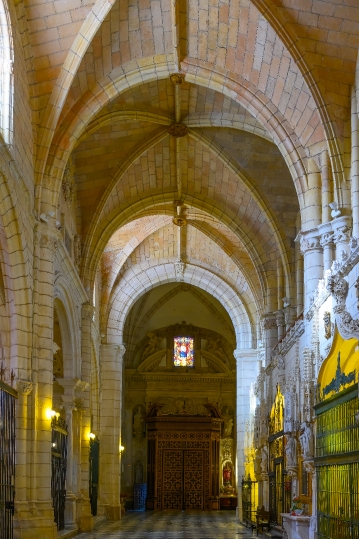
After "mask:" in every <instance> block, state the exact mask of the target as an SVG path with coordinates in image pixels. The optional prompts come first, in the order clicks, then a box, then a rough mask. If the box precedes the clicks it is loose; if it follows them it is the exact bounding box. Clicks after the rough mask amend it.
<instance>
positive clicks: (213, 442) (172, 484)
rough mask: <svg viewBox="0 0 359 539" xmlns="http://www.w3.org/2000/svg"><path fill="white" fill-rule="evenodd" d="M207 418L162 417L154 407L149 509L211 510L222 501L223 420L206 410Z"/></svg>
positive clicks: (214, 410)
mask: <svg viewBox="0 0 359 539" xmlns="http://www.w3.org/2000/svg"><path fill="white" fill-rule="evenodd" d="M204 406H205V408H206V409H207V411H208V413H207V414H206V415H189V413H188V412H186V411H183V412H182V413H180V414H178V415H173V414H168V415H164V414H162V413H161V409H162V408H163V405H162V404H153V405H152V406H151V407H150V409H149V411H148V414H147V416H146V418H145V421H146V424H147V440H148V453H147V454H148V464H147V474H148V478H147V501H146V508H147V509H157V510H162V509H178V510H182V509H186V510H188V509H197V510H204V509H211V499H212V498H217V496H218V495H219V473H220V471H219V450H220V438H221V424H222V422H223V418H222V415H221V413H220V411H219V409H218V408H217V406H215V405H212V404H207V405H204Z"/></svg>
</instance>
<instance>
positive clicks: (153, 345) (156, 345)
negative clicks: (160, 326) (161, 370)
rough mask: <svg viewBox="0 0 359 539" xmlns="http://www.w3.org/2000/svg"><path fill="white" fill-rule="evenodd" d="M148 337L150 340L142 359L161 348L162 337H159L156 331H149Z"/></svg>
mask: <svg viewBox="0 0 359 539" xmlns="http://www.w3.org/2000/svg"><path fill="white" fill-rule="evenodd" d="M147 337H148V342H147V345H146V348H145V349H144V352H143V354H142V359H146V358H147V357H149V356H151V355H152V354H154V353H155V352H158V350H160V348H161V343H162V337H158V336H157V335H156V333H153V332H152V331H151V332H150V333H147Z"/></svg>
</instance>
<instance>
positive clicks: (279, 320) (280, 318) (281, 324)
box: [273, 310, 285, 341]
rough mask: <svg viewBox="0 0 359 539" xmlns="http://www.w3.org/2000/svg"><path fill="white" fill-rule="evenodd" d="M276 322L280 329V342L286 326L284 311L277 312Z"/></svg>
mask: <svg viewBox="0 0 359 539" xmlns="http://www.w3.org/2000/svg"><path fill="white" fill-rule="evenodd" d="M273 314H275V317H276V318H275V322H276V324H277V329H278V341H280V340H281V339H282V337H283V335H284V325H285V322H284V313H283V311H282V310H280V311H276V312H275V313H273Z"/></svg>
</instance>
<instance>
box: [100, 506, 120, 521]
mask: <svg viewBox="0 0 359 539" xmlns="http://www.w3.org/2000/svg"><path fill="white" fill-rule="evenodd" d="M104 508H105V516H106V518H107V520H120V518H121V506H120V505H104Z"/></svg>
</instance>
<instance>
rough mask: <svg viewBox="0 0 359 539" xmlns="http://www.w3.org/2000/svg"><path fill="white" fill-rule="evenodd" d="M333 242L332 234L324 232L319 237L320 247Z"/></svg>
mask: <svg viewBox="0 0 359 539" xmlns="http://www.w3.org/2000/svg"><path fill="white" fill-rule="evenodd" d="M333 241H334V232H325V233H324V234H323V235H322V236H321V237H320V245H321V246H322V247H325V246H326V245H330V244H331V243H333Z"/></svg>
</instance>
